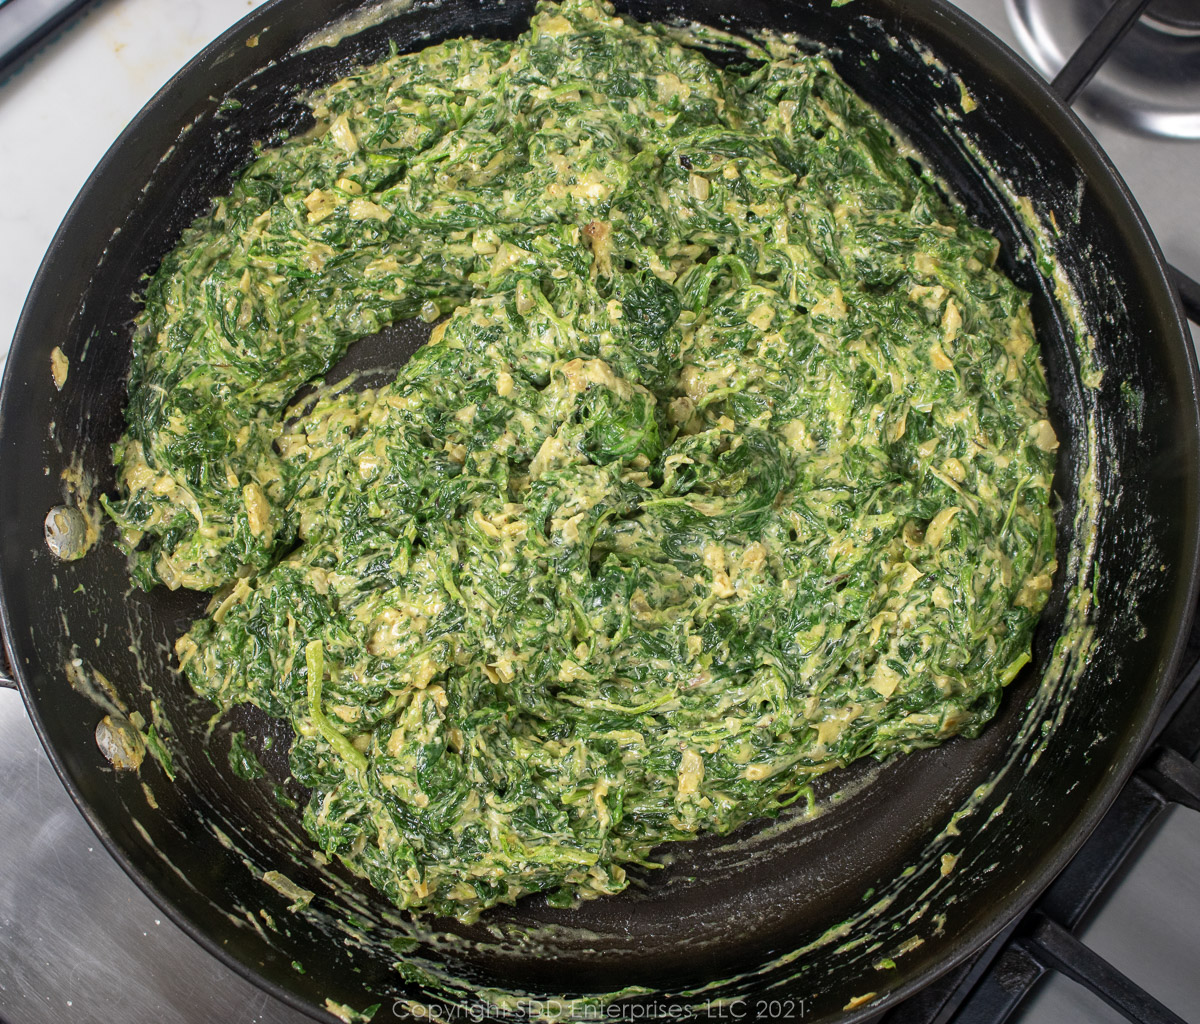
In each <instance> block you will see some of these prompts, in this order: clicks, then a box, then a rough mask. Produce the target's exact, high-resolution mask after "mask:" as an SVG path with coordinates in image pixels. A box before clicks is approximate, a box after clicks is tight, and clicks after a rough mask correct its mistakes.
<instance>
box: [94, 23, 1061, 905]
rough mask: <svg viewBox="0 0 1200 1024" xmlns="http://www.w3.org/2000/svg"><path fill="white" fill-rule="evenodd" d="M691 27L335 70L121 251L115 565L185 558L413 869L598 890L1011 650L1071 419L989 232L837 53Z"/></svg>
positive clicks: (990, 668)
mask: <svg viewBox="0 0 1200 1024" xmlns="http://www.w3.org/2000/svg"><path fill="white" fill-rule="evenodd" d="M697 38H698V37H696V36H693V35H689V34H688V33H686V32H684V31H682V30H677V29H668V28H664V27H663V26H657V25H639V24H636V23H634V22H631V21H628V20H625V19H622V18H618V17H614V16H613V13H612V11H611V10H610V9H609V8H608V7H607V6H605V5H604V4H603V3H601V2H599V0H565V2H564V3H563V4H562V5H561V6H555V5H552V4H543V6H542V7H541V8H540V9H539V11H538V13H537V15H536V16H535V17H534V18H533V20H532V22H531V24H530V27H529V29H528V31H527V32H525V34H524V35H522V36H521V37H520V38H518V39H516V40H515V41H503V42H500V41H488V40H478V39H466V40H452V41H449V42H445V43H441V44H439V45H436V46H431V47H429V48H428V49H425V50H423V51H421V52H420V53H414V54H394V55H393V56H391V57H390V58H388V59H386V60H384V61H383V62H381V63H379V64H377V65H374V66H371V67H365V68H362V69H361V70H360V71H358V72H356V73H354V74H352V75H351V76H349V77H348V78H345V79H343V80H342V81H339V82H337V83H335V84H333V85H331V86H329V87H327V88H324V89H322V90H320V91H318V92H316V93H315V94H314V95H312V96H311V97H309V100H308V101H309V102H310V104H311V107H312V111H313V115H314V117H315V119H316V126H315V128H314V129H313V130H311V131H309V132H307V133H306V134H304V135H303V136H301V137H294V138H290V139H287V140H286V141H284V142H283V143H282V144H280V145H278V146H275V147H273V148H263V149H261V150H260V151H259V152H258V154H257V157H256V159H255V160H254V162H253V163H252V164H251V165H250V166H249V167H248V168H247V169H246V170H245V172H244V173H243V174H242V175H241V177H240V178H239V180H238V181H237V183H236V184H235V186H234V187H233V190H232V192H231V193H230V194H229V195H227V196H225V197H223V198H220V199H217V200H216V201H215V202H214V204H213V206H212V208H211V211H210V212H209V213H208V214H206V215H205V216H203V217H201V218H199V219H198V220H197V221H196V222H195V223H194V224H193V225H192V226H191V227H190V228H188V229H187V231H186V232H185V233H184V236H183V239H182V241H181V242H180V243H179V245H178V247H177V248H176V249H175V250H174V251H173V252H172V253H171V254H170V255H169V256H168V257H167V258H166V259H165V260H164V261H163V263H162V265H161V267H160V268H159V269H158V271H157V272H156V273H155V274H154V275H153V276H152V277H151V278H150V279H149V281H148V283H147V285H146V289H145V294H144V312H143V313H142V315H141V318H140V320H139V322H138V324H137V327H136V331H135V335H134V363H133V370H132V375H131V378H130V382H129V404H128V412H127V422H128V430H127V433H126V435H125V436H124V438H123V440H122V442H121V443H120V445H119V446H118V448H117V451H116V462H117V466H118V468H119V472H120V496H119V497H118V498H117V499H116V500H112V501H110V502H109V504H108V507H109V511H110V512H111V514H112V515H113V517H114V518H115V519H116V521H117V522H118V524H119V525H120V526H121V528H122V530H123V537H124V542H125V544H126V545H127V547H128V548H129V550H130V551H131V552H132V556H133V565H134V574H135V578H136V580H137V581H138V582H139V583H140V584H141V585H143V586H146V587H149V586H153V585H155V584H157V583H163V584H166V585H167V586H169V587H181V586H182V587H188V588H193V589H199V590H211V591H213V593H214V597H213V603H212V605H211V607H210V610H209V613H208V615H207V616H206V617H205V618H203V619H201V620H199V621H197V622H196V623H195V624H194V625H193V626H192V628H191V630H190V631H189V632H188V633H187V635H185V636H184V637H183V638H181V639H180V641H179V643H178V647H177V650H178V653H179V657H180V661H181V663H182V665H183V667H184V670H185V671H186V673H187V677H188V678H189V680H190V681H191V683H192V685H193V686H194V687H195V689H196V690H197V691H198V692H199V693H200V694H202V695H204V696H205V697H208V698H211V699H212V700H213V701H215V702H216V703H217V704H218V705H219V706H220V707H222V708H228V707H230V706H231V705H234V704H236V703H239V702H243V701H249V702H252V703H254V704H256V705H258V706H260V707H261V708H263V709H264V710H265V711H266V712H267V713H269V714H270V715H273V716H278V717H280V718H284V719H286V720H288V721H289V722H290V723H291V725H292V727H293V729H294V731H295V743H294V746H293V748H292V751H291V765H292V770H293V772H294V774H295V776H296V778H297V779H298V780H299V781H300V782H302V783H304V784H305V785H306V786H308V787H311V793H312V795H311V799H310V800H309V802H308V805H307V807H306V808H305V810H304V821H305V824H306V826H307V828H308V830H309V831H310V832H311V833H312V835H313V837H314V838H315V840H316V841H317V842H318V843H319V844H320V847H321V849H322V850H323V851H324V853H325V854H326V855H327V856H329V857H339V858H341V859H342V860H343V861H344V862H345V863H346V864H348V865H349V866H350V867H352V868H353V869H354V870H355V871H358V872H361V873H362V874H364V875H366V876H367V877H368V878H369V879H370V880H371V882H373V883H374V885H376V886H377V887H378V888H379V889H381V890H382V891H383V892H385V893H386V894H387V895H388V896H389V897H391V899H393V900H394V901H395V902H396V903H397V904H399V905H400V906H402V907H408V908H413V909H419V910H431V911H435V912H437V913H444V914H452V915H456V916H458V917H460V918H463V919H466V920H469V919H472V918H473V917H474V916H476V915H478V914H479V912H480V911H482V910H483V909H485V908H487V907H489V906H491V905H493V904H496V903H500V902H510V901H512V900H515V899H516V898H518V897H520V896H521V895H522V894H525V893H530V892H543V893H547V894H549V895H550V898H551V899H552V900H556V901H559V902H562V901H570V900H573V899H576V898H579V897H589V896H596V895H599V894H604V893H614V892H618V891H620V890H621V889H622V888H623V887H624V886H625V885H626V874H625V868H626V866H628V865H631V864H642V865H644V864H650V863H652V860H651V856H652V851H653V850H654V848H655V847H656V846H658V845H659V844H661V843H663V842H664V841H666V840H679V839H686V838H688V837H691V836H694V835H696V834H697V833H698V832H700V831H702V830H703V831H709V832H718V833H724V832H729V831H730V830H732V829H734V828H736V827H737V826H738V825H740V824H742V823H743V822H746V821H747V820H749V819H752V818H756V817H761V816H772V815H776V814H778V813H779V812H780V810H781V809H782V808H784V807H785V806H787V805H788V804H789V803H790V802H791V801H793V800H794V799H796V798H797V797H798V796H799V795H801V794H803V793H804V792H805V785H806V780H809V779H810V778H811V777H812V776H814V775H816V774H817V773H820V772H824V771H826V770H828V769H830V768H833V767H835V766H839V765H844V764H847V763H848V762H851V761H853V760H855V759H856V758H860V757H863V756H865V755H871V756H874V757H876V758H880V759H882V758H886V757H888V756H890V755H892V754H895V753H897V752H902V751H909V750H912V749H914V748H917V747H925V746H929V745H932V744H937V743H940V742H942V741H943V740H945V739H946V738H948V737H950V736H953V735H955V734H965V735H973V734H975V733H977V732H978V731H979V730H980V729H981V728H982V726H983V725H984V723H985V722H987V720H988V719H989V717H990V716H991V715H992V714H993V712H994V711H995V709H996V706H997V703H998V700H999V697H1000V694H1001V690H1002V687H1003V686H1004V685H1005V684H1006V683H1008V682H1009V681H1010V680H1012V679H1013V678H1014V676H1015V675H1016V674H1017V673H1018V671H1019V670H1020V669H1021V667H1022V666H1023V665H1024V664H1025V663H1026V662H1027V661H1028V660H1029V657H1030V634H1031V631H1032V629H1033V626H1034V623H1035V620H1036V619H1037V616H1038V613H1039V611H1040V609H1041V608H1042V606H1043V604H1044V603H1045V599H1046V594H1047V591H1048V589H1049V586H1050V578H1051V573H1052V572H1053V569H1054V563H1053V553H1054V527H1053V520H1052V516H1051V512H1050V510H1049V497H1050V482H1051V476H1052V472H1053V466H1054V456H1053V451H1054V449H1055V448H1056V446H1057V441H1056V439H1055V436H1054V432H1053V430H1052V428H1051V426H1050V424H1049V422H1048V421H1047V418H1046V398H1047V396H1046V384H1045V379H1044V376H1043V372H1042V369H1041V366H1040V364H1039V356H1038V347H1037V344H1036V342H1035V340H1034V336H1033V331H1032V326H1031V319H1030V314H1029V310H1028V306H1027V301H1026V298H1025V296H1024V295H1023V294H1022V293H1021V292H1020V291H1018V289H1017V288H1015V287H1014V285H1013V284H1012V283H1011V282H1010V281H1009V280H1008V279H1007V278H1006V277H1005V276H1004V275H1003V274H1002V273H1000V272H999V271H998V270H997V269H996V268H995V266H994V263H995V259H996V255H997V250H998V245H997V242H996V240H995V239H994V238H993V237H992V236H991V235H990V234H988V233H987V232H986V231H983V230H981V229H979V228H977V227H975V226H973V225H972V224H971V223H970V221H969V220H968V219H967V217H966V216H965V215H964V213H963V212H962V211H961V210H960V209H958V208H957V207H955V206H953V205H951V204H948V203H947V202H946V201H945V200H944V199H943V198H941V197H940V196H939V193H938V191H937V189H936V187H935V185H934V184H933V183H932V181H931V180H930V179H929V177H928V176H927V175H924V174H922V173H921V171H920V169H919V167H917V165H916V164H915V163H914V162H912V161H910V160H909V159H908V158H907V157H906V153H905V149H904V147H903V146H902V145H901V144H899V143H898V142H897V140H896V139H895V138H894V136H893V135H892V134H891V132H890V131H889V129H888V127H887V126H886V125H885V124H884V123H883V121H882V120H881V119H880V118H879V116H878V115H877V114H876V113H874V112H873V111H872V110H871V109H870V108H869V107H867V106H866V105H865V104H864V103H863V102H862V101H861V100H860V99H858V98H857V97H856V96H855V95H854V94H853V93H851V92H850V91H849V89H848V88H847V86H846V85H845V84H844V83H843V82H842V81H841V80H840V79H839V77H838V76H837V75H836V74H835V73H834V71H833V70H832V68H831V66H830V64H829V63H828V62H827V61H826V60H825V59H824V58H822V57H820V56H812V55H806V54H803V53H801V52H799V51H798V50H795V49H793V48H792V47H790V46H788V45H786V44H784V43H783V42H781V41H779V40H767V41H765V42H763V43H762V44H761V45H760V44H751V43H743V44H741V50H740V51H739V52H738V54H737V55H735V57H734V59H733V61H732V62H731V63H727V65H726V66H724V67H719V66H718V65H717V64H716V63H714V62H713V61H712V60H710V59H709V57H708V56H706V55H705V53H704V52H702V50H701V49H700V48H698V46H697V45H696V41H697ZM417 316H420V317H423V318H425V319H426V320H427V321H429V322H434V321H438V322H437V326H436V327H435V328H434V330H433V333H432V337H431V338H430V340H429V342H428V344H426V345H425V346H423V347H422V348H421V349H420V350H419V351H418V352H417V353H416V355H415V356H414V357H413V358H412V359H411V361H409V362H408V363H407V364H406V365H405V366H404V368H403V369H402V370H401V371H400V372H399V374H398V375H397V376H396V378H395V380H394V381H392V382H391V383H388V384H386V386H381V387H378V388H374V389H369V390H361V389H356V388H355V387H353V386H351V385H350V384H347V383H346V382H343V383H342V384H341V385H339V386H332V387H330V386H324V387H319V388H318V389H317V391H316V392H315V394H314V395H313V396H312V397H310V398H308V399H306V400H303V401H299V402H296V403H295V404H291V403H293V401H294V399H295V396H296V394H297V392H298V390H299V389H301V388H302V387H303V386H304V385H306V383H309V382H313V381H314V380H316V379H318V378H320V377H321V376H322V375H323V374H325V373H326V372H327V371H328V369H329V368H330V366H331V365H332V364H333V363H334V362H335V361H336V360H337V359H338V358H339V357H340V356H341V355H342V354H343V353H344V352H345V351H346V349H347V347H348V346H350V345H351V344H352V343H353V342H354V341H355V340H356V339H358V338H361V337H363V336H365V335H369V334H372V333H374V332H377V331H378V330H379V329H380V328H381V327H383V326H384V325H386V324H388V323H389V322H392V321H396V320H398V319H400V318H411V317H417Z"/></svg>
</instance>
